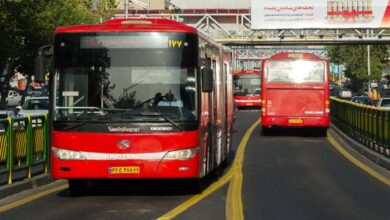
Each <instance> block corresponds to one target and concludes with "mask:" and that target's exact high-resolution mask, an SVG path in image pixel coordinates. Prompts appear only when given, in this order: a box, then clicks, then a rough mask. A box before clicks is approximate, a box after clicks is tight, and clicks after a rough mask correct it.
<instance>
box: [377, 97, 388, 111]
mask: <svg viewBox="0 0 390 220" xmlns="http://www.w3.org/2000/svg"><path fill="white" fill-rule="evenodd" d="M376 106H377V107H381V108H384V109H389V110H390V98H381V99H379V101H378V102H377V103H376Z"/></svg>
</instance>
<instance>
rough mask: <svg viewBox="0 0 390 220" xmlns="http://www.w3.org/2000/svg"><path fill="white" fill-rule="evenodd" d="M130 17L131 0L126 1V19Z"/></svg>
mask: <svg viewBox="0 0 390 220" xmlns="http://www.w3.org/2000/svg"><path fill="white" fill-rule="evenodd" d="M128 17H129V0H125V18H126V19H127V18H128Z"/></svg>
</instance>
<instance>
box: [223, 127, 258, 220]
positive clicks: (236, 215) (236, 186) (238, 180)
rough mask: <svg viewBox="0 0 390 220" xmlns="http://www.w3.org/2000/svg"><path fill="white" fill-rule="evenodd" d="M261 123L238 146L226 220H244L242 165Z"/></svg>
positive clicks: (229, 190)
mask: <svg viewBox="0 0 390 220" xmlns="http://www.w3.org/2000/svg"><path fill="white" fill-rule="evenodd" d="M259 123H260V121H259V120H257V121H256V122H255V123H254V124H253V125H252V126H251V127H250V128H249V129H248V131H247V132H246V133H245V135H244V137H243V138H242V140H241V142H240V145H238V150H237V153H236V156H235V159H234V162H233V166H232V169H233V172H234V176H233V179H232V181H231V182H230V185H229V189H228V196H227V199H226V219H227V220H231V219H234V220H236V219H244V211H243V206H242V197H241V195H242V193H241V191H242V176H243V175H242V163H243V161H244V153H245V148H246V146H247V143H248V140H249V138H250V136H251V135H252V133H253V130H254V129H255V128H256V127H257V126H258V125H259Z"/></svg>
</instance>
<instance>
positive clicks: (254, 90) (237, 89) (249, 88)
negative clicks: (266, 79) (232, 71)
mask: <svg viewBox="0 0 390 220" xmlns="http://www.w3.org/2000/svg"><path fill="white" fill-rule="evenodd" d="M234 95H235V96H248V95H260V75H259V74H245V75H234Z"/></svg>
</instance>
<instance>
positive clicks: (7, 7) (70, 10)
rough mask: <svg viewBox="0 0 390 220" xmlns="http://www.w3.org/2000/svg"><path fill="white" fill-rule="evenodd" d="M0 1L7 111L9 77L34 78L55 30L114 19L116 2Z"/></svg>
mask: <svg viewBox="0 0 390 220" xmlns="http://www.w3.org/2000/svg"><path fill="white" fill-rule="evenodd" d="M93 2H95V1H94V0H61V1H58V0H0V33H7V34H1V35H0V70H1V71H0V73H3V77H2V78H3V79H4V81H3V82H1V83H0V94H1V99H0V108H1V109H3V108H5V97H6V95H5V94H7V93H8V89H9V79H10V78H11V77H10V75H13V74H14V73H15V71H19V72H21V73H23V74H26V75H29V76H31V75H32V74H33V70H34V57H35V56H36V51H37V49H38V48H39V47H40V46H43V45H47V44H52V42H53V33H54V30H55V28H56V27H58V26H64V25H73V24H83V23H92V24H93V23H98V22H100V21H102V20H106V19H108V18H111V17H112V16H113V15H114V13H115V9H116V3H115V0H99V1H98V2H97V3H96V8H93V5H94V4H93ZM3 70H4V71H3Z"/></svg>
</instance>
